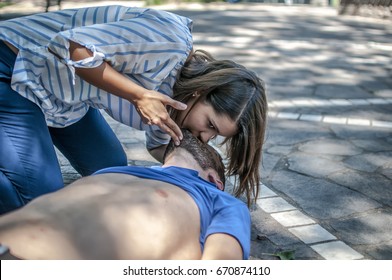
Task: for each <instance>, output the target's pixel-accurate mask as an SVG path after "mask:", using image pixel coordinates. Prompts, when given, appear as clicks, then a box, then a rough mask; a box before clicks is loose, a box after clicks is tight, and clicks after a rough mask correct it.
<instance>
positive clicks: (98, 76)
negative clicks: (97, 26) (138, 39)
mask: <svg viewBox="0 0 392 280" xmlns="http://www.w3.org/2000/svg"><path fill="white" fill-rule="evenodd" d="M69 50H70V57H71V59H72V60H73V61H79V60H83V59H85V58H87V57H91V56H92V52H91V51H90V50H88V49H86V48H85V47H83V46H81V45H79V44H77V43H75V42H73V41H70V48H69ZM75 72H76V74H77V75H78V76H79V77H81V78H82V79H83V80H85V81H86V82H88V83H90V84H92V85H94V86H95V87H98V88H100V89H102V90H104V91H107V92H109V93H111V94H114V95H116V96H118V97H121V98H124V99H126V100H128V101H130V102H131V103H132V104H134V105H135V107H136V109H137V111H138V113H139V114H140V116H141V117H142V120H143V122H145V123H147V124H150V125H157V126H159V127H160V128H161V130H162V131H165V132H166V133H168V134H169V135H170V137H171V138H173V140H174V141H175V142H177V143H179V141H180V140H181V139H182V133H181V129H180V128H179V127H178V125H177V124H176V123H175V122H174V121H173V120H172V119H171V118H170V116H169V114H168V112H167V110H166V107H165V106H167V105H169V106H172V107H173V108H175V109H177V110H184V109H186V105H185V104H183V103H181V102H178V101H176V100H174V99H172V98H170V97H168V96H166V95H164V94H161V93H159V92H157V91H153V90H148V89H145V88H143V87H142V86H139V85H137V84H136V83H134V82H133V81H131V80H130V79H128V78H127V77H126V76H125V75H123V74H121V73H119V72H117V71H116V70H115V69H113V68H112V67H111V66H110V64H109V63H107V62H103V63H102V64H101V65H100V66H98V67H95V68H75Z"/></svg>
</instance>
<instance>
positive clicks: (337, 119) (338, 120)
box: [323, 116, 347, 124]
mask: <svg viewBox="0 0 392 280" xmlns="http://www.w3.org/2000/svg"><path fill="white" fill-rule="evenodd" d="M323 121H324V122H325V123H336V124H345V123H346V122H347V118H341V117H332V116H325V117H324V119H323Z"/></svg>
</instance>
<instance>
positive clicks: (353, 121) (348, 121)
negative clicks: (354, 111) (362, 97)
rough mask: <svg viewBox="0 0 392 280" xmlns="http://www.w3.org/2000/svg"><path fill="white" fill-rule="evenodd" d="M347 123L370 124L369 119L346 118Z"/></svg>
mask: <svg viewBox="0 0 392 280" xmlns="http://www.w3.org/2000/svg"><path fill="white" fill-rule="evenodd" d="M347 124H350V125H365V126H370V120H365V119H352V118H348V119H347Z"/></svg>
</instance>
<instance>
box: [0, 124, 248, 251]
mask: <svg viewBox="0 0 392 280" xmlns="http://www.w3.org/2000/svg"><path fill="white" fill-rule="evenodd" d="M183 133H184V140H183V141H182V142H181V145H180V146H175V145H173V144H172V143H171V145H169V147H168V149H167V150H166V154H165V160H164V164H163V165H162V166H161V167H158V166H155V167H140V166H139V167H136V166H123V167H113V168H106V169H103V170H100V171H98V172H97V173H95V174H94V175H92V176H88V177H84V178H81V179H79V180H77V181H75V182H74V183H72V184H70V185H69V186H67V187H66V188H64V189H61V190H59V191H57V192H54V193H51V194H47V195H44V196H41V197H39V198H37V199H35V200H33V201H32V202H30V203H29V204H27V205H26V206H24V207H22V208H21V209H19V210H16V211H14V212H11V213H9V214H6V215H3V216H1V217H0V243H1V244H3V245H6V246H8V247H9V248H10V250H11V253H12V254H13V255H14V256H16V257H17V258H21V259H247V258H248V257H249V250H250V214H249V210H248V208H247V206H246V205H245V204H244V203H243V202H242V201H240V200H238V199H237V198H234V197H233V196H231V195H229V194H227V193H225V192H224V191H223V189H224V182H225V177H224V165H223V163H222V159H221V157H220V156H219V154H218V153H217V152H216V151H215V150H214V149H213V148H211V147H210V146H209V145H207V144H203V143H202V142H200V141H199V140H198V139H197V138H195V137H193V136H192V135H191V134H190V133H189V132H187V131H183Z"/></svg>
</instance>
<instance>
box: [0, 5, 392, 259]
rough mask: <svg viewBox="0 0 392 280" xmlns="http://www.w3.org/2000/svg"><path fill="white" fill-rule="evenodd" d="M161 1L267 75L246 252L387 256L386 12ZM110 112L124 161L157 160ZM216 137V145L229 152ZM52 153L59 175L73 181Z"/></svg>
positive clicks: (201, 44) (213, 43)
mask: <svg viewBox="0 0 392 280" xmlns="http://www.w3.org/2000/svg"><path fill="white" fill-rule="evenodd" d="M106 2H109V1H106ZM117 2H118V1H117ZM97 3H99V4H101V3H103V2H97ZM127 3H128V1H122V4H127ZM130 3H131V2H130ZM135 3H136V4H139V3H140V2H132V3H131V4H130V5H134V4H135ZM67 5H70V6H71V5H75V3H73V2H68V1H64V5H63V8H64V7H65V8H66V7H68V6H67ZM158 8H160V9H166V10H171V11H173V12H176V13H179V14H182V15H185V16H189V17H191V18H192V19H194V39H195V47H196V48H203V49H206V50H209V51H210V52H211V53H213V54H214V55H215V56H217V57H218V58H222V59H234V60H236V61H238V62H240V63H242V64H244V65H246V66H247V67H250V68H252V69H254V70H255V71H256V72H257V73H259V74H260V76H261V77H262V78H263V79H264V80H265V81H266V84H267V87H268V98H269V106H270V112H269V120H268V129H267V138H266V142H265V148H264V155H263V165H262V168H261V169H260V172H261V176H262V184H263V185H262V191H261V195H260V197H259V198H258V200H257V203H256V204H255V205H254V206H253V207H252V209H251V214H252V221H253V225H252V250H251V258H252V259H277V258H287V257H288V258H295V259H370V260H372V259H376V260H379V259H392V234H391V232H392V114H391V111H392V63H391V62H392V57H391V53H392V25H391V22H390V20H380V19H371V18H363V17H352V16H338V15H337V13H336V11H335V10H334V9H333V8H330V7H311V6H291V7H286V6H279V5H275V6H271V5H260V4H250V3H245V4H241V3H239V4H224V3H218V4H216V3H212V4H207V5H200V4H188V5H168V6H160V7H158ZM0 16H1V15H0ZM108 121H109V123H110V124H111V126H112V127H113V129H114V131H115V132H116V134H117V135H118V136H119V138H120V139H121V141H122V143H123V145H124V148H125V149H126V151H127V154H128V158H129V164H136V165H145V166H150V165H155V164H157V162H156V161H155V160H154V159H153V158H152V157H151V156H150V155H149V154H148V153H147V152H146V150H145V148H144V134H143V132H140V131H135V130H133V129H131V128H128V127H125V126H124V125H121V124H118V123H116V122H114V121H113V120H111V119H109V118H108ZM219 140H220V139H217V142H214V143H212V144H213V145H215V146H216V147H217V148H218V149H220V151H221V152H222V154H223V155H224V147H220V146H219V145H218V144H219ZM59 158H60V163H61V165H62V169H63V171H64V179H65V182H66V183H70V182H72V181H73V180H75V179H76V178H78V177H79V175H78V174H76V172H75V171H74V170H73V169H72V167H70V166H69V163H68V161H67V160H65V159H64V158H63V157H62V156H61V155H59ZM230 179H233V178H230ZM230 182H234V180H230ZM229 190H230V188H229Z"/></svg>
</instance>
